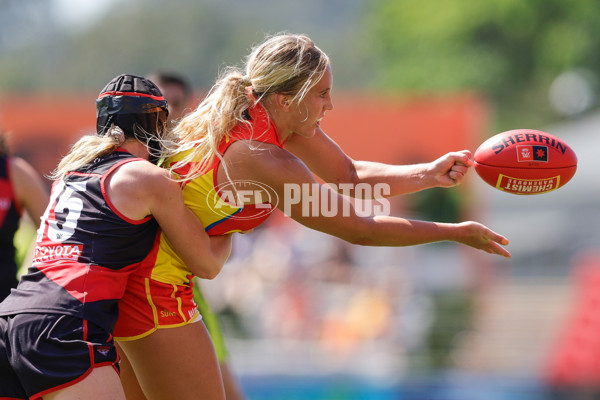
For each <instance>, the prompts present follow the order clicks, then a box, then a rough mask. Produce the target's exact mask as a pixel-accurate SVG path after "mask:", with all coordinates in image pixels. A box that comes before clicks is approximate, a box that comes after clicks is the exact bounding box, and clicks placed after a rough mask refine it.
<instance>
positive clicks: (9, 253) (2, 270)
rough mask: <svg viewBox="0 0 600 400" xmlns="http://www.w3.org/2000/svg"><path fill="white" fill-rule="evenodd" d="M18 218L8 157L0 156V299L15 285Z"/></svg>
mask: <svg viewBox="0 0 600 400" xmlns="http://www.w3.org/2000/svg"><path fill="white" fill-rule="evenodd" d="M20 219H21V208H20V206H19V204H18V203H17V200H16V197H15V192H14V189H13V185H12V182H11V181H10V158H9V157H7V156H0V255H1V256H0V288H1V289H0V301H2V299H4V298H5V297H6V296H8V294H9V293H10V288H11V287H15V286H17V263H16V261H15V256H16V249H15V245H14V238H15V233H16V232H17V229H19V222H20Z"/></svg>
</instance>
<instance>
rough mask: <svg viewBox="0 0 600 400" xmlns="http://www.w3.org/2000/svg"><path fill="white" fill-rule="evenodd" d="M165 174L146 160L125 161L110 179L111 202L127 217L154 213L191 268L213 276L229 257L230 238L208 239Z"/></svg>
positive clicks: (200, 274) (206, 277)
mask: <svg viewBox="0 0 600 400" xmlns="http://www.w3.org/2000/svg"><path fill="white" fill-rule="evenodd" d="M168 174H169V173H168V171H166V170H164V169H162V168H159V167H156V166H155V165H153V164H150V163H148V162H145V161H138V162H135V161H134V162H130V163H128V164H125V165H123V166H122V167H121V168H119V170H117V171H116V172H115V174H114V176H113V177H112V178H111V179H110V182H109V187H110V189H109V196H110V198H111V201H112V202H113V204H114V205H115V207H117V208H118V209H119V211H121V212H122V213H123V214H125V215H126V216H128V217H129V218H132V219H135V220H139V219H142V218H144V217H145V216H147V215H153V216H154V218H156V221H157V222H158V224H159V225H160V227H161V229H162V231H163V232H164V234H165V236H166V237H167V239H168V240H169V242H171V244H172V245H173V248H174V249H175V251H176V253H177V254H178V255H179V256H180V257H181V259H182V260H183V261H184V262H185V263H186V265H187V266H188V267H189V268H190V270H191V271H192V272H193V273H194V274H195V275H196V276H198V277H200V278H205V279H212V278H214V277H215V276H216V275H217V274H218V273H219V271H220V270H221V268H222V266H223V264H224V263H225V261H226V260H227V258H228V257H229V254H230V251H231V237H230V236H226V237H222V238H216V240H213V241H211V239H210V238H209V236H208V235H207V234H206V232H205V231H204V227H203V226H202V223H201V222H200V220H199V219H198V218H197V217H196V216H195V215H194V213H193V212H192V211H190V210H189V209H188V208H187V207H186V206H185V204H184V202H183V196H182V193H181V189H180V187H179V184H178V183H177V182H175V181H173V180H171V179H169V175H168Z"/></svg>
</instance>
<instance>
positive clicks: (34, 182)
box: [0, 132, 48, 300]
mask: <svg viewBox="0 0 600 400" xmlns="http://www.w3.org/2000/svg"><path fill="white" fill-rule="evenodd" d="M47 203H48V192H47V189H46V187H45V185H44V183H43V181H42V178H41V177H40V175H39V174H38V173H37V172H36V171H35V170H34V168H33V167H32V166H31V165H30V164H29V163H28V162H27V161H25V160H24V159H22V158H20V157H16V156H11V155H10V154H9V151H8V149H7V146H6V143H5V136H4V134H3V133H1V132H0V252H1V254H0V300H3V299H4V298H6V296H8V295H9V294H10V290H11V288H15V287H16V286H17V283H18V280H17V271H18V268H19V264H20V262H19V261H18V260H17V249H16V247H15V241H14V240H15V235H16V233H17V231H18V229H19V226H20V223H21V217H22V212H23V210H25V212H26V213H27V216H28V217H29V219H30V220H31V222H32V223H33V224H34V225H35V227H36V228H37V225H39V221H40V218H41V216H42V214H43V213H44V209H45V208H46V204H47ZM28 245H29V244H27V247H29V246H28Z"/></svg>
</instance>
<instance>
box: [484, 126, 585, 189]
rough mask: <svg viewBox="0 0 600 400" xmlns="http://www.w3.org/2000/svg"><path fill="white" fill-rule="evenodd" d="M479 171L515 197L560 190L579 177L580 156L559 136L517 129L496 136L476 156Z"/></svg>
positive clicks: (486, 178) (494, 184) (491, 183)
mask: <svg viewBox="0 0 600 400" xmlns="http://www.w3.org/2000/svg"><path fill="white" fill-rule="evenodd" d="M473 158H474V160H475V171H477V174H478V175H479V176H480V177H481V178H482V179H483V180H484V181H485V182H486V183H488V184H489V185H491V186H493V187H495V188H496V189H498V190H502V191H504V192H507V193H513V194H541V193H546V192H550V191H552V190H555V189H558V188H559V187H561V186H563V185H564V184H566V183H567V182H568V181H569V180H570V179H571V178H572V177H573V175H575V170H576V169H577V156H576V155H575V152H574V151H573V150H572V149H571V148H570V147H569V145H567V144H566V143H565V142H564V141H562V140H560V139H559V138H557V137H556V136H552V135H550V134H549V133H546V132H542V131H534V130H532V129H515V130H512V131H507V132H502V133H499V134H497V135H495V136H492V137H491V138H489V139H488V140H486V141H485V142H483V143H482V144H481V146H479V148H478V149H477V150H476V151H475V154H474V156H473Z"/></svg>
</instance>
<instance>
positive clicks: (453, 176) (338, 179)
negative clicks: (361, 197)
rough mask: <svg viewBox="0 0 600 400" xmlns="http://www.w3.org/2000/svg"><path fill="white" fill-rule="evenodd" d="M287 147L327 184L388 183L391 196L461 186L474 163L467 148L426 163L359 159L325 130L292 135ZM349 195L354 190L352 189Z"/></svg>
mask: <svg viewBox="0 0 600 400" xmlns="http://www.w3.org/2000/svg"><path fill="white" fill-rule="evenodd" d="M285 149H286V150H288V151H290V152H291V153H293V154H295V155H296V156H298V157H299V158H300V159H301V160H302V161H304V163H305V164H306V165H307V166H308V168H309V169H310V170H311V171H312V172H313V173H314V174H315V175H317V176H318V177H320V178H321V179H322V180H323V181H324V182H326V183H334V184H336V185H340V184H347V183H349V184H351V185H350V187H355V186H356V185H357V184H359V183H366V184H368V185H371V186H374V185H376V184H387V185H388V186H389V188H390V191H389V194H388V195H389V196H398V195H402V194H408V193H414V192H418V191H420V190H424V189H428V188H432V187H452V186H455V185H458V184H460V183H461V182H462V180H463V178H464V175H465V174H466V173H467V171H468V169H469V167H470V166H471V165H472V164H473V163H472V161H471V152H470V151H468V150H463V151H458V152H452V153H448V154H445V155H444V156H442V157H440V158H438V159H437V160H435V161H432V162H429V163H423V164H412V165H390V164H384V163H378V162H372V161H356V160H353V159H351V158H350V157H348V155H346V154H345V153H344V151H343V150H342V149H341V148H340V147H339V146H338V145H337V143H335V142H334V141H333V140H332V139H331V138H329V137H328V136H327V135H326V134H325V133H324V132H323V131H322V130H319V131H317V133H316V134H315V136H313V137H311V138H305V137H301V136H298V135H294V136H292V137H291V138H290V139H289V140H288V142H287V143H286V144H285ZM350 195H354V193H353V192H352V191H350Z"/></svg>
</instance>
